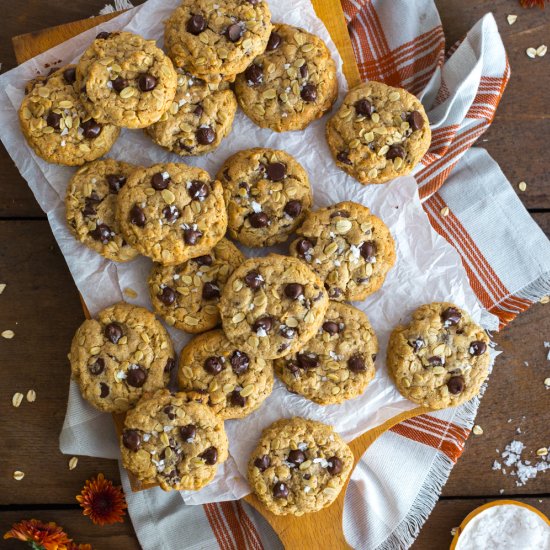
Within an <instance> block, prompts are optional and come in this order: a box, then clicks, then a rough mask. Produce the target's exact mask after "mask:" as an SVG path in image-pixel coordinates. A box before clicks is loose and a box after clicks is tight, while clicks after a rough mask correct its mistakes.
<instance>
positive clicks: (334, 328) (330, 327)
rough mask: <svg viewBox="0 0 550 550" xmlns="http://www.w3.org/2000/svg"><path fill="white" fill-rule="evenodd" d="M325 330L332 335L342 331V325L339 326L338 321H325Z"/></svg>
mask: <svg viewBox="0 0 550 550" xmlns="http://www.w3.org/2000/svg"><path fill="white" fill-rule="evenodd" d="M323 330H324V331H325V332H328V333H329V334H330V335H331V336H332V335H333V334H337V333H338V332H340V327H339V326H338V323H335V322H334V321H325V322H324V323H323Z"/></svg>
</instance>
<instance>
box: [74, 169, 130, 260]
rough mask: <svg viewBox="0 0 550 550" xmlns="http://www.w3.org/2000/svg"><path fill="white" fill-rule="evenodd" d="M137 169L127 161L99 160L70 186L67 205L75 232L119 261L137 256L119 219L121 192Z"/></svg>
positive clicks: (81, 240)
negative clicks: (117, 213)
mask: <svg viewBox="0 0 550 550" xmlns="http://www.w3.org/2000/svg"><path fill="white" fill-rule="evenodd" d="M135 169H136V167H135V166H133V165H131V164H128V163H126V162H119V161H116V160H111V159H105V160H96V161H95V162H92V163H90V164H86V165H85V166H83V167H82V168H80V169H79V170H78V171H77V172H76V174H75V175H74V176H73V177H72V178H71V181H70V182H69V185H68V187H67V194H66V197H65V206H66V217H67V224H68V226H69V229H70V230H71V233H72V234H73V235H74V236H75V237H76V238H77V239H78V240H79V241H80V242H81V243H82V244H85V245H86V246H87V247H88V248H91V249H92V250H95V251H96V252H98V253H99V254H101V255H102V256H105V257H106V258H107V259H108V260H113V261H115V262H128V261H130V260H132V259H134V258H135V257H136V256H137V251H136V250H134V249H133V248H132V247H131V246H130V245H129V244H128V243H127V242H126V241H125V240H124V238H123V237H122V234H121V232H120V228H119V225H118V222H117V220H116V219H115V215H116V202H117V195H118V192H119V190H120V189H121V188H122V187H123V186H124V184H125V183H126V179H127V178H128V176H129V175H130V174H131V173H132V172H133V171H134V170H135Z"/></svg>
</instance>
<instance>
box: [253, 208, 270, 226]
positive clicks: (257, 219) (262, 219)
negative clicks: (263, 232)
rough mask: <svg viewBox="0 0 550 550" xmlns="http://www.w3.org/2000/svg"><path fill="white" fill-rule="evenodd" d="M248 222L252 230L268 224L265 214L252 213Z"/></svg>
mask: <svg viewBox="0 0 550 550" xmlns="http://www.w3.org/2000/svg"><path fill="white" fill-rule="evenodd" d="M248 221H249V222H250V225H251V226H252V227H254V229H260V228H262V227H266V225H268V224H269V218H268V216H267V214H266V213H265V212H253V213H252V214H250V215H249V216H248Z"/></svg>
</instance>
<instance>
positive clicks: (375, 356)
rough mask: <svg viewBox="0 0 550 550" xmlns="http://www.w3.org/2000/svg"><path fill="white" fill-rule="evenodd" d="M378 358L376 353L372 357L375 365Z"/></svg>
mask: <svg viewBox="0 0 550 550" xmlns="http://www.w3.org/2000/svg"><path fill="white" fill-rule="evenodd" d="M377 357H378V355H377V354H376V353H373V354H372V355H371V359H372V362H373V363H376V358H377Z"/></svg>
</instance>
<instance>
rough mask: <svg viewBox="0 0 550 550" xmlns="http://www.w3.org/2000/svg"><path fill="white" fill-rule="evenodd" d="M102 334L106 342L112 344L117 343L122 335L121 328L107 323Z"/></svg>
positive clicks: (115, 324)
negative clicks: (108, 341)
mask: <svg viewBox="0 0 550 550" xmlns="http://www.w3.org/2000/svg"><path fill="white" fill-rule="evenodd" d="M103 334H104V335H105V338H107V340H110V341H111V342H112V343H113V344H116V343H118V341H119V340H120V339H121V338H122V336H123V335H124V333H123V331H122V327H121V326H120V325H119V324H117V323H109V324H108V325H107V326H106V327H105V330H104V331H103Z"/></svg>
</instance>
